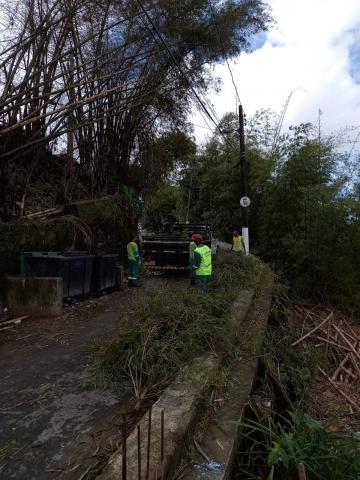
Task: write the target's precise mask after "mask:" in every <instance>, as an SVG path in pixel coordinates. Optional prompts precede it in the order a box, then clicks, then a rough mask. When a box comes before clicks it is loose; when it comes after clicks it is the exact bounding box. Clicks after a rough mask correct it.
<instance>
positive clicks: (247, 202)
mask: <svg viewBox="0 0 360 480" xmlns="http://www.w3.org/2000/svg"><path fill="white" fill-rule="evenodd" d="M250 203H251V201H250V198H249V197H241V198H240V205H241V206H242V207H249V206H250Z"/></svg>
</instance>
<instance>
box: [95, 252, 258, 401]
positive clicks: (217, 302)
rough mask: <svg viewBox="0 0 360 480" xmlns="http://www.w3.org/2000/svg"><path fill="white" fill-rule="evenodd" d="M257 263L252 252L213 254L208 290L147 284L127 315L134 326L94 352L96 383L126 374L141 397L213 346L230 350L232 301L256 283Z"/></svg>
mask: <svg viewBox="0 0 360 480" xmlns="http://www.w3.org/2000/svg"><path fill="white" fill-rule="evenodd" d="M261 265H262V264H261V263H260V262H259V261H258V260H257V259H256V258H255V257H247V258H245V257H239V256H235V255H234V254H232V253H228V254H224V255H221V256H220V257H219V258H218V259H217V262H216V265H215V272H216V273H215V276H214V279H213V284H212V286H211V289H210V292H209V294H207V295H206V294H204V293H202V292H201V291H199V290H198V289H196V288H194V287H190V286H188V285H183V284H180V285H179V286H178V287H177V288H173V286H162V287H159V286H154V287H153V288H150V289H149V290H148V291H147V292H146V295H144V297H143V298H142V299H141V300H140V302H139V304H138V305H137V306H136V307H135V308H134V310H133V312H132V313H131V315H130V322H131V323H132V322H134V324H135V326H134V327H133V328H131V330H130V331H129V332H128V333H127V334H125V335H121V336H120V337H119V338H118V339H117V340H115V341H114V342H112V344H111V345H110V346H109V347H108V348H107V349H105V350H104V351H102V352H101V353H100V355H99V356H98V359H97V365H96V372H95V383H97V384H100V385H101V384H104V383H105V385H106V384H107V383H109V382H114V381H119V380H122V379H128V380H130V381H131V382H132V383H133V386H134V390H135V392H136V394H137V396H144V395H146V394H147V393H148V392H149V391H150V392H154V391H156V390H157V389H158V388H163V387H164V385H166V384H167V383H169V382H170V381H171V379H172V378H173V377H174V376H175V375H176V373H177V372H178V371H179V369H181V368H182V367H183V366H185V365H186V364H188V363H189V362H190V361H191V360H192V359H193V358H195V357H196V356H197V355H200V354H202V353H204V352H206V351H209V350H213V349H214V348H215V349H216V351H217V352H218V353H225V354H226V353H228V352H229V351H230V348H229V342H233V341H234V332H233V329H232V327H231V322H230V308H231V304H232V301H233V300H234V299H235V297H236V296H237V294H238V292H239V290H240V288H241V287H244V286H246V287H247V288H251V287H253V286H255V285H256V284H257V282H258V281H259V272H260V270H261V268H262V266H261Z"/></svg>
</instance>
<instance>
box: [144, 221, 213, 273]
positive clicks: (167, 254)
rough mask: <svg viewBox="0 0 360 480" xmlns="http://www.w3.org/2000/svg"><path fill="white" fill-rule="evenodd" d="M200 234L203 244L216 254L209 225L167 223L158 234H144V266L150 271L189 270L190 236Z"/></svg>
mask: <svg viewBox="0 0 360 480" xmlns="http://www.w3.org/2000/svg"><path fill="white" fill-rule="evenodd" d="M194 233H197V234H200V235H201V236H202V238H203V244H205V245H207V246H208V247H209V248H211V251H212V253H213V254H214V255H215V254H216V253H217V250H218V247H217V242H216V239H215V237H214V236H213V233H212V231H211V228H210V225H205V224H193V223H191V224H189V223H167V224H165V225H164V226H163V227H162V229H161V231H160V232H158V233H144V234H143V235H142V236H141V237H142V240H141V246H142V252H143V257H144V261H145V266H146V267H147V269H148V270H150V271H166V270H189V244H190V242H191V236H192V235H193V234H194Z"/></svg>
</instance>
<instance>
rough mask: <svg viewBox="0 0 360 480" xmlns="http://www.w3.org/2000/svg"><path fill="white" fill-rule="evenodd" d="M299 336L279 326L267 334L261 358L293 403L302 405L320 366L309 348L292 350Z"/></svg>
mask: <svg viewBox="0 0 360 480" xmlns="http://www.w3.org/2000/svg"><path fill="white" fill-rule="evenodd" d="M300 335H301V332H300V331H299V330H298V329H296V328H289V327H288V326H286V325H280V326H278V327H276V328H274V329H272V330H268V332H267V335H266V340H265V345H264V356H265V358H266V360H267V362H268V363H269V365H270V366H271V367H272V370H273V371H274V372H278V374H279V380H280V382H281V383H282V384H283V386H284V389H285V390H286V391H287V392H288V394H289V396H290V397H291V400H292V402H294V403H295V404H297V405H298V406H300V405H301V403H302V402H303V400H304V399H305V397H306V395H307V394H308V393H309V391H310V388H311V382H312V379H313V376H314V373H315V370H316V367H317V365H318V364H319V354H318V352H317V350H316V349H315V348H314V347H313V346H312V345H311V344H306V345H304V347H303V348H300V349H295V348H294V347H292V346H291V343H292V342H293V341H294V340H297V339H298V338H299V337H300Z"/></svg>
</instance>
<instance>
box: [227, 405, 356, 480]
mask: <svg viewBox="0 0 360 480" xmlns="http://www.w3.org/2000/svg"><path fill="white" fill-rule="evenodd" d="M241 426H242V427H243V428H245V429H246V430H245V435H246V437H247V438H248V439H249V440H250V441H251V442H252V444H253V451H256V452H257V458H258V459H259V457H260V456H264V458H265V462H264V467H263V468H262V472H263V473H262V476H261V477H259V476H256V474H252V473H250V471H249V468H248V465H246V466H245V465H242V466H241V465H240V467H239V470H238V473H237V474H236V475H235V476H234V478H235V479H237V480H240V479H242V480H245V479H246V480H250V479H252V480H255V479H259V478H267V479H268V480H293V479H295V478H298V466H299V464H300V463H302V464H303V465H304V467H305V470H306V475H307V478H308V479H309V480H325V479H326V480H340V479H347V480H356V479H358V478H359V476H360V456H359V447H360V444H359V440H360V439H359V437H358V436H357V435H356V434H355V435H354V434H351V433H342V432H333V431H331V430H329V429H327V428H326V426H322V425H321V424H320V423H318V422H317V421H315V420H314V419H313V418H311V417H310V416H309V415H303V414H299V413H290V414H289V418H282V417H279V416H277V417H275V418H272V417H268V420H267V422H266V423H259V422H257V421H254V420H248V421H247V422H244V423H242V424H241ZM264 470H265V471H264Z"/></svg>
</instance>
